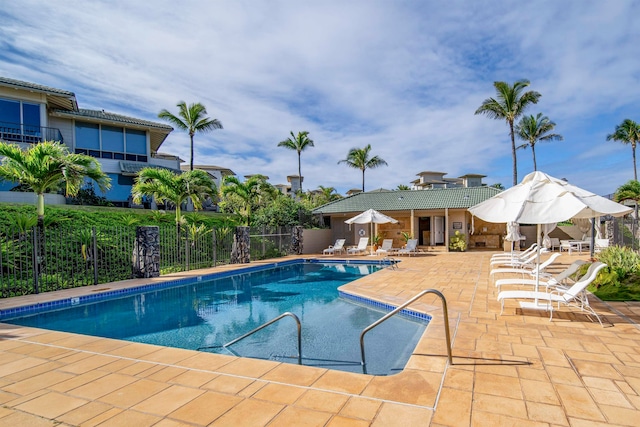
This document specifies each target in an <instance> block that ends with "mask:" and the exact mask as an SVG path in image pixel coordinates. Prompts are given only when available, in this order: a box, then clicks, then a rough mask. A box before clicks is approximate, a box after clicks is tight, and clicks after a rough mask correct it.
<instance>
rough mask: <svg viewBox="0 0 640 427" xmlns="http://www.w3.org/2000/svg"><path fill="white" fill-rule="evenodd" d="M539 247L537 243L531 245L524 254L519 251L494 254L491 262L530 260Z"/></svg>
mask: <svg viewBox="0 0 640 427" xmlns="http://www.w3.org/2000/svg"><path fill="white" fill-rule="evenodd" d="M537 246H538V244H537V243H533V244H531V246H529V247H528V248H527V249H525V250H524V251H522V252H519V251H513V252H502V253H499V254H493V255H492V256H491V260H492V261H493V260H498V259H504V258H507V259H519V260H523V259H526V258H528V257H529V256H530V255H531V254H532V253H533V252H534V251H535V250H536V247H537Z"/></svg>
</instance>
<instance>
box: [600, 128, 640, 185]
mask: <svg viewBox="0 0 640 427" xmlns="http://www.w3.org/2000/svg"><path fill="white" fill-rule="evenodd" d="M611 140H614V141H619V142H622V143H623V144H631V152H632V153H633V179H634V181H637V180H638V172H637V170H636V144H637V143H638V141H640V124H638V123H636V122H634V121H633V120H631V119H625V120H624V121H623V122H622V123H621V124H619V125H618V126H616V130H615V132H614V133H612V134H611V135H607V141H611Z"/></svg>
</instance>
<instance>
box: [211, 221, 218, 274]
mask: <svg viewBox="0 0 640 427" xmlns="http://www.w3.org/2000/svg"><path fill="white" fill-rule="evenodd" d="M217 239H218V237H217V236H216V228H215V227H214V228H213V230H212V231H211V240H212V244H213V266H214V267H215V266H216V264H217V261H218V242H217Z"/></svg>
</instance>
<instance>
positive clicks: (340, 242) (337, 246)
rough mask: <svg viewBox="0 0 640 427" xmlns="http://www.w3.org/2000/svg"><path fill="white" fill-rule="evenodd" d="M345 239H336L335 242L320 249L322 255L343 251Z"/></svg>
mask: <svg viewBox="0 0 640 427" xmlns="http://www.w3.org/2000/svg"><path fill="white" fill-rule="evenodd" d="M344 242H345V239H337V240H336V243H334V244H333V245H330V246H329V247H328V248H327V249H325V250H323V251H322V254H323V255H335V253H336V252H340V253H342V251H344Z"/></svg>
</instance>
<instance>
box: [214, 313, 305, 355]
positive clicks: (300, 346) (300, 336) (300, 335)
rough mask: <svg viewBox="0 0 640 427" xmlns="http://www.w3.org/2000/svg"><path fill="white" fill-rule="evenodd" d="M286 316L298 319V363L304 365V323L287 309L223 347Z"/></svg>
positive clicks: (224, 345) (225, 346)
mask: <svg viewBox="0 0 640 427" xmlns="http://www.w3.org/2000/svg"><path fill="white" fill-rule="evenodd" d="M285 317H293V319H294V320H295V321H296V324H297V326H298V365H302V350H301V348H302V324H301V323H300V319H299V318H298V316H296V315H295V314H293V313H291V312H289V311H287V312H286V313H282V314H281V315H280V316H278V317H275V318H273V319H271V320H269V321H268V322H266V323H263V324H262V325H260V326H258V327H257V328H255V329H254V330H252V331H249V332H247V333H246V334H244V335H242V336H240V337H238V338H236V339H235V340H233V341H229V342H228V343H226V344H223V345H222V347H224V348H227V347H228V346H230V345H232V344H235V343H237V342H238V341H240V340H243V339H245V338H246V337H248V336H249V335H253V334H255V333H256V332H258V331H260V330H262V329H264V328H266V327H267V326H269V325H271V324H272V323H276V322H277V321H278V320H280V319H284V318H285Z"/></svg>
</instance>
